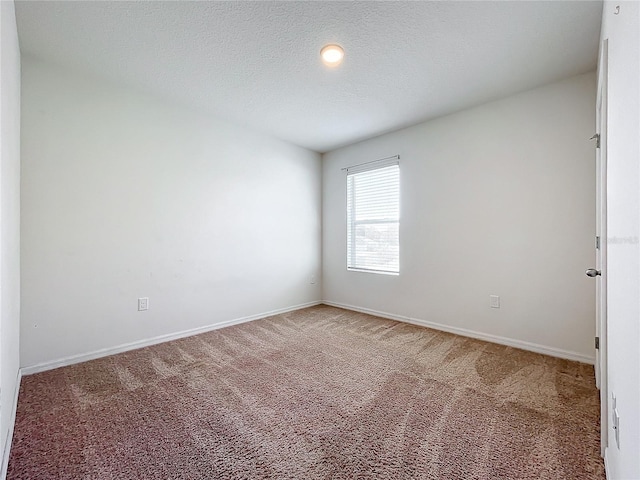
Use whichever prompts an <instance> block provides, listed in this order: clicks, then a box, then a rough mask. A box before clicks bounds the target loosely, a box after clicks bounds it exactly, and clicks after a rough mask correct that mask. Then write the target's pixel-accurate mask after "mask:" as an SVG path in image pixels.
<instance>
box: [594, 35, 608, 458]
mask: <svg viewBox="0 0 640 480" xmlns="http://www.w3.org/2000/svg"><path fill="white" fill-rule="evenodd" d="M608 54H609V41H608V39H605V40H603V41H602V45H601V49H600V55H599V62H598V84H597V95H596V132H597V134H598V135H599V137H598V142H599V144H600V147H599V148H596V236H598V237H599V245H597V247H599V248H596V265H595V268H596V269H597V270H599V271H600V272H601V275H600V276H597V277H596V337H597V338H598V339H599V349H597V350H596V363H595V377H596V386H597V387H598V388H599V389H600V454H601V455H602V457H604V454H605V451H606V449H607V447H608V445H609V441H608V434H609V428H608V423H609V414H608V403H609V398H608V388H607V373H608V371H607V353H608V352H607V100H608V75H609V55H608Z"/></svg>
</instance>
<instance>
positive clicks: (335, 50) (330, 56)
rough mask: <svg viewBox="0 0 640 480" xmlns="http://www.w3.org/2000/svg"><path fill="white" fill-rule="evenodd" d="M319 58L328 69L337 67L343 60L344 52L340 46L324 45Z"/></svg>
mask: <svg viewBox="0 0 640 480" xmlns="http://www.w3.org/2000/svg"><path fill="white" fill-rule="evenodd" d="M320 56H321V57H322V61H323V62H324V64H325V65H327V66H329V67H337V66H338V65H340V64H341V63H342V59H343V58H344V50H343V49H342V47H341V46H340V45H335V44H331V45H325V46H324V47H322V50H320Z"/></svg>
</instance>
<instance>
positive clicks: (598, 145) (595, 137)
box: [589, 133, 600, 148]
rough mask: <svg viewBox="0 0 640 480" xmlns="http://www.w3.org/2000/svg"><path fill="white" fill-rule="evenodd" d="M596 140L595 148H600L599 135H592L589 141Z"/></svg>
mask: <svg viewBox="0 0 640 480" xmlns="http://www.w3.org/2000/svg"><path fill="white" fill-rule="evenodd" d="M593 139H595V140H596V148H600V134H599V133H594V134H593V137H591V138H590V139H589V140H593Z"/></svg>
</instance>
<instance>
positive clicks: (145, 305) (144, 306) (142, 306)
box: [138, 297, 149, 312]
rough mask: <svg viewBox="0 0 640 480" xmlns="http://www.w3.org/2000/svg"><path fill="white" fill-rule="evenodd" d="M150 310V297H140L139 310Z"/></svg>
mask: <svg viewBox="0 0 640 480" xmlns="http://www.w3.org/2000/svg"><path fill="white" fill-rule="evenodd" d="M143 310H149V297H141V298H139V299H138V311H139V312H141V311H143Z"/></svg>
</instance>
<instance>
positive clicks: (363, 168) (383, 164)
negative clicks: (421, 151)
mask: <svg viewBox="0 0 640 480" xmlns="http://www.w3.org/2000/svg"><path fill="white" fill-rule="evenodd" d="M399 158H400V157H399V156H394V157H390V158H387V159H382V160H378V161H375V162H367V163H365V164H360V165H356V166H354V167H349V168H345V169H343V170H346V172H347V174H346V183H345V186H346V227H347V232H346V233H347V235H346V237H347V238H346V241H347V245H346V247H347V248H346V260H347V262H346V266H347V271H349V272H363V273H374V274H380V275H393V276H398V275H400V218H401V212H400V185H401V180H400V161H399ZM391 166H395V167H397V170H396V172H397V189H398V198H397V202H398V212H397V216H396V217H394V218H379V219H368V220H355V219H352V217H353V216H354V215H355V211H354V209H355V207H354V206H355V204H356V202H355V197H356V195H357V188H356V187H355V185H354V184H353V183H351V184H350V182H354V181H355V178H354V177H355V176H356V175H357V174H362V173H367V172H373V171H376V170H380V169H383V168H388V167H391ZM350 195H351V198H349V196H350ZM359 225H397V229H398V233H397V238H398V252H397V270H380V269H375V268H366V267H362V266H355V265H356V263H357V262H356V256H357V248H356V241H357V235H356V231H357V228H358V226H359ZM351 265H354V266H351Z"/></svg>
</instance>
